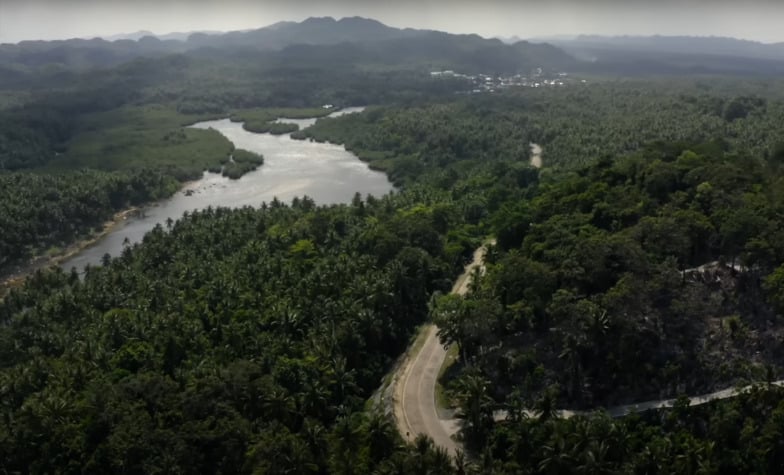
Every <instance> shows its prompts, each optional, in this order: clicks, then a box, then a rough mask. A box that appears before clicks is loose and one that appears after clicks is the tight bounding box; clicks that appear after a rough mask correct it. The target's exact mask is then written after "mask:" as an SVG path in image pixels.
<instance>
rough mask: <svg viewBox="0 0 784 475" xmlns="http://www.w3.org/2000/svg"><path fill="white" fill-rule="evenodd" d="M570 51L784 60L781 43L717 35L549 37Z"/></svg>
mask: <svg viewBox="0 0 784 475" xmlns="http://www.w3.org/2000/svg"><path fill="white" fill-rule="evenodd" d="M549 42H551V43H554V44H558V45H561V46H563V47H565V48H568V49H570V50H580V49H582V50H627V51H628V50H635V51H648V52H659V53H681V54H712V55H717V56H741V57H746V58H759V59H780V60H784V46H782V44H781V43H779V44H769V43H760V42H757V41H749V40H739V39H736V38H727V37H720V36H710V37H704V36H597V35H580V36H578V37H576V38H574V39H571V40H569V39H566V40H559V39H557V38H551V39H549Z"/></svg>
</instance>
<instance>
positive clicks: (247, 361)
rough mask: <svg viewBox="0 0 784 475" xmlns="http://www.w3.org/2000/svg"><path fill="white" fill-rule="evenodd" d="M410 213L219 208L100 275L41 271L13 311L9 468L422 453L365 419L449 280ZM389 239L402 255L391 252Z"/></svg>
mask: <svg viewBox="0 0 784 475" xmlns="http://www.w3.org/2000/svg"><path fill="white" fill-rule="evenodd" d="M396 208H397V203H396V202H395V201H394V199H393V198H385V199H383V200H376V201H374V202H373V203H365V202H361V201H360V202H357V203H355V205H353V206H350V207H349V206H342V207H330V208H316V207H315V206H314V204H313V203H312V201H310V200H308V199H303V200H297V201H296V203H295V205H294V206H293V207H287V206H284V205H281V204H280V203H279V202H273V203H272V204H271V205H270V206H269V207H266V206H265V207H263V208H262V209H252V208H243V209H238V210H227V209H208V210H205V211H203V212H196V213H193V214H190V215H189V216H187V217H185V218H184V219H182V220H180V221H178V222H177V223H176V224H174V226H173V227H172V228H171V230H170V231H169V232H166V231H164V230H163V229H162V228H161V227H157V228H156V229H154V230H153V231H152V232H150V233H149V234H148V235H147V236H145V238H144V241H143V243H141V244H137V245H135V246H133V247H132V248H128V249H126V250H125V251H124V252H123V254H122V256H121V257H119V258H117V259H113V260H111V261H110V262H109V263H108V264H107V265H106V266H105V267H96V268H90V269H88V271H87V273H86V276H85V278H84V280H83V281H82V280H79V279H78V278H73V277H72V276H69V275H68V274H65V273H63V272H62V271H53V272H47V273H40V272H39V273H37V274H36V275H34V276H33V277H32V279H31V280H30V281H29V282H28V283H27V285H26V286H25V287H24V288H23V289H21V290H14V291H12V292H11V293H10V294H9V295H8V297H7V298H6V299H5V300H4V301H3V303H2V304H0V321H2V322H3V324H2V325H0V356H2V360H1V361H2V363H0V391H1V392H0V407H2V414H3V416H2V417H3V418H4V419H3V424H0V426H2V429H0V440H2V441H3V443H2V444H0V460H2V462H0V463H1V464H2V466H3V469H5V470H8V471H16V470H32V471H39V472H47V471H53V470H66V469H68V467H71V466H72V467H82V468H84V467H89V470H90V471H92V472H96V473H97V472H104V473H105V472H115V471H119V470H124V471H126V472H131V473H171V472H172V471H176V472H188V473H196V472H210V473H218V472H220V473H251V472H258V473H278V472H282V471H291V470H294V471H296V472H298V473H306V472H310V471H316V472H321V473H325V472H327V471H329V472H330V473H351V472H350V471H351V470H354V472H353V473H368V472H372V471H373V470H376V469H378V470H382V468H381V466H382V465H385V464H388V463H392V461H391V460H392V459H401V461H402V460H407V459H409V458H411V457H413V451H412V452H409V451H408V449H402V447H401V446H400V445H399V441H398V439H397V438H396V435H395V434H394V430H393V429H392V426H391V425H390V424H389V423H388V422H385V419H383V418H378V417H377V416H369V415H361V414H359V411H361V410H362V408H363V406H364V400H365V398H367V397H368V396H369V395H370V393H371V392H372V391H373V390H374V389H375V387H376V385H377V384H378V381H379V380H380V379H381V377H382V375H383V374H384V372H385V371H386V370H387V368H388V367H389V366H390V364H391V363H392V361H393V360H394V359H395V358H396V357H397V355H398V354H399V353H400V352H401V351H402V350H403V347H404V345H405V344H406V343H407V342H408V338H409V335H410V334H411V333H412V331H413V329H414V328H415V326H416V325H417V324H419V323H421V322H422V321H423V319H424V318H425V317H426V314H427V300H428V296H429V295H430V293H431V292H433V291H434V290H436V289H440V290H444V289H443V287H442V286H443V285H448V282H446V281H445V280H444V277H445V276H446V275H447V273H448V272H449V269H450V267H449V266H448V265H446V263H445V262H444V261H443V258H444V256H443V254H442V249H441V248H440V247H431V249H432V252H433V254H431V253H429V252H428V251H426V250H424V249H423V248H420V247H416V246H417V243H416V238H417V237H418V236H419V233H420V231H421V229H419V228H418V227H417V226H418V220H419V219H420V217H419V214H421V213H406V214H403V215H400V214H399V213H398V212H397V211H396ZM360 210H361V212H360ZM381 223H384V224H381ZM373 233H378V234H380V235H390V236H393V238H394V239H397V240H398V242H400V243H401V244H402V249H398V250H396V254H393V255H390V256H380V255H377V254H375V253H374V238H373ZM434 237H436V238H438V237H439V235H438V234H435V235H434ZM12 381H14V383H13V384H9V383H10V382H12ZM36 428H46V430H38V429H36ZM423 443H424V444H425V445H424V446H423V447H422V450H423V452H421V454H420V455H421V456H425V455H427V457H428V458H429V457H431V456H432V457H435V455H431V454H434V453H436V451H434V450H433V449H432V447H429V446H428V443H427V442H426V441H424V442H423ZM412 450H413V449H412ZM439 457H442V458H441V460H442V461H443V460H446V463H447V465H446V466H448V458H444V457H443V455H440V456H439ZM406 463H413V459H411V460H410V461H408V462H406ZM422 463H425V462H424V461H422ZM427 463H428V464H434V463H436V461H435V460H433V461H431V462H427ZM442 466H444V465H442ZM352 467H353V469H352ZM68 470H70V469H68ZM381 473H385V472H383V471H382V472H381Z"/></svg>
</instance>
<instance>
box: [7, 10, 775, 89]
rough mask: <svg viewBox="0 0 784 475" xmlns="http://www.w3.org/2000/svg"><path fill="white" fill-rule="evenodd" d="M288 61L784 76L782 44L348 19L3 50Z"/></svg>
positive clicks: (85, 57)
mask: <svg viewBox="0 0 784 475" xmlns="http://www.w3.org/2000/svg"><path fill="white" fill-rule="evenodd" d="M227 51H231V52H232V54H235V55H236V54H240V52H243V54H255V55H259V54H260V55H267V56H266V57H269V55H273V56H274V55H275V54H276V53H277V54H278V57H277V58H276V59H278V60H281V58H280V55H286V56H287V57H289V58H290V59H291V60H295V59H299V60H303V61H309V62H316V63H318V62H330V61H331V62H336V63H346V62H351V63H372V64H384V65H387V66H388V65H391V64H395V65H399V64H402V63H405V64H407V65H409V66H415V67H418V68H421V69H434V68H435V69H437V68H451V69H459V70H461V71H464V72H489V73H526V72H528V71H530V70H531V68H536V67H542V68H545V69H551V70H559V71H570V72H605V73H618V74H624V75H626V74H630V75H634V74H650V73H664V74H693V73H737V74H780V73H784V44H782V43H778V44H764V43H758V42H753V41H746V40H737V39H734V38H720V37H686V36H674V37H665V36H653V37H644V36H631V37H629V36H624V37H604V36H592V35H583V36H577V37H563V36H560V37H558V36H556V37H552V38H547V39H546V40H531V41H524V40H520V39H519V38H518V37H512V38H508V39H506V40H505V41H501V40H499V39H487V38H482V37H480V36H478V35H458V34H450V33H444V32H439V31H433V30H421V29H411V28H394V27H389V26H387V25H384V24H383V23H381V22H378V21H376V20H372V19H367V18H361V17H347V18H342V19H339V20H336V19H334V18H331V17H320V18H308V19H306V20H304V21H302V22H288V21H284V22H279V23H275V24H272V25H269V26H267V27H264V28H259V29H255V30H243V31H231V32H227V33H221V32H186V33H169V34H165V35H154V34H152V33H151V32H149V31H146V30H141V31H138V32H135V33H130V34H123V35H114V36H109V37H106V38H104V39H102V38H93V39H71V40H62V41H23V42H21V43H18V44H4V45H0V67H2V68H3V69H5V70H7V71H9V74H11V73H13V74H15V75H19V74H24V73H25V72H29V71H31V70H36V69H39V68H43V67H47V68H55V69H56V68H66V69H77V70H79V69H81V70H84V69H90V68H96V67H99V68H100V67H111V66H114V65H117V64H121V63H124V62H127V61H130V60H133V59H136V58H140V57H159V56H165V55H170V54H197V55H202V56H204V55H207V56H210V55H213V56H215V55H218V56H219V55H225V54H226V52H227Z"/></svg>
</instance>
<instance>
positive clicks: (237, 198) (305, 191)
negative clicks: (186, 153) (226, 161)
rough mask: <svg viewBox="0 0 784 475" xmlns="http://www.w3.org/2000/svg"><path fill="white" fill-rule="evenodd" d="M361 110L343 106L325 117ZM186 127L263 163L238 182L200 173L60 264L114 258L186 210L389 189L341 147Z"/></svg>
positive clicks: (328, 199)
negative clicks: (220, 138)
mask: <svg viewBox="0 0 784 475" xmlns="http://www.w3.org/2000/svg"><path fill="white" fill-rule="evenodd" d="M361 110H362V108H349V109H344V110H341V111H337V112H335V113H333V114H330V117H335V116H338V115H342V114H346V113H351V112H358V111H361ZM282 120H283V121H286V122H294V123H297V124H300V127H301V128H304V127H308V126H310V125H312V124H313V123H314V122H315V121H316V119H282ZM191 127H194V128H200V129H208V128H213V129H215V130H217V131H218V132H220V133H222V134H223V135H224V136H225V137H226V138H228V139H229V140H230V141H231V142H232V143H234V145H235V146H236V147H237V148H242V149H246V150H250V151H252V152H256V153H261V154H262V155H264V164H263V165H262V166H261V167H259V168H258V169H257V170H255V171H253V172H250V173H247V174H245V175H243V176H242V177H241V178H240V179H239V180H229V179H228V178H225V177H222V176H221V175H220V174H216V173H205V174H204V177H203V178H202V179H201V180H198V181H195V182H192V183H189V184H188V185H186V186H185V187H183V189H182V190H180V191H179V192H177V193H176V194H175V195H174V196H172V197H171V198H169V199H167V200H164V201H161V202H159V203H157V204H155V205H152V206H149V207H147V208H145V209H143V210H142V213H141V215H140V216H138V217H133V218H129V219H127V220H125V221H124V222H123V223H121V224H120V225H118V226H117V227H116V228H115V229H113V230H112V231H111V232H110V233H109V234H107V235H106V236H104V237H103V238H102V239H100V240H99V241H97V242H96V243H95V244H94V245H92V246H90V247H88V248H87V249H85V250H84V251H82V252H80V253H78V254H76V255H74V256H73V257H71V258H70V259H68V260H66V261H64V262H62V263H61V265H60V266H61V267H62V268H64V269H66V270H69V269H71V268H72V267H76V268H77V269H82V268H83V267H84V266H85V265H87V264H90V265H96V264H99V263H100V262H101V259H102V257H103V256H104V254H107V253H108V254H109V255H112V256H117V255H118V254H119V253H120V252H121V251H122V249H123V246H124V242H125V241H126V239H127V240H128V242H130V243H136V242H139V241H141V239H142V238H143V237H144V235H145V233H147V232H148V231H150V230H151V229H152V228H153V227H155V225H156V224H165V222H166V220H168V219H169V218H171V219H173V220H176V219H179V218H180V217H181V216H182V214H183V213H184V212H186V211H193V210H198V209H203V208H206V207H208V206H212V207H217V206H225V207H233V208H236V207H241V206H246V205H250V206H259V205H261V203H262V202H269V201H271V200H272V199H273V198H275V197H277V198H278V199H279V200H281V201H283V202H291V199H292V198H294V197H295V196H304V195H307V196H309V197H310V198H312V199H313V200H314V201H315V202H316V203H317V204H334V203H348V202H350V201H351V199H352V198H353V197H354V194H355V193H357V192H359V193H361V194H362V195H363V196H364V195H367V194H372V195H374V196H381V195H384V194H386V193H388V192H390V191H391V190H392V189H393V186H392V184H391V183H390V182H389V180H388V179H387V177H386V175H385V174H384V173H380V172H376V171H373V170H370V169H369V168H368V166H367V164H365V163H363V162H361V161H360V160H359V159H358V158H357V157H356V156H355V155H354V154H352V153H350V152H347V151H346V149H345V148H343V147H342V146H338V145H334V144H329V143H317V142H311V141H304V140H293V139H292V138H291V137H289V136H288V135H279V136H275V135H271V134H257V133H252V132H248V131H246V130H244V129H243V128H242V124H241V123H236V122H231V121H230V120H229V119H222V120H212V121H207V122H199V123H197V124H194V125H192V126H191Z"/></svg>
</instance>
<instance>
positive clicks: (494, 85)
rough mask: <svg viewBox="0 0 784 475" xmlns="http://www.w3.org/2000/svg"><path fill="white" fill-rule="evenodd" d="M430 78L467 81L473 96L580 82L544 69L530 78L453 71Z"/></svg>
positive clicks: (520, 75)
mask: <svg viewBox="0 0 784 475" xmlns="http://www.w3.org/2000/svg"><path fill="white" fill-rule="evenodd" d="M430 77H432V78H434V79H440V78H444V79H452V78H457V79H465V80H466V81H469V82H470V83H471V84H472V85H473V87H472V89H471V90H470V91H468V92H469V93H473V94H479V93H483V92H495V91H498V90H502V89H507V88H511V87H534V88H536V87H560V86H566V85H568V84H570V83H576V82H578V80H576V79H574V78H572V77H570V76H569V75H568V74H567V73H563V72H560V73H552V74H547V73H544V72H543V71H542V68H536V69H534V70H533V72H532V73H531V74H530V75H528V76H523V75H522V74H515V75H513V76H501V75H498V76H494V75H491V74H476V75H469V74H463V73H458V72H455V71H452V70H445V71H432V72H431V73H430ZM579 82H580V83H582V84H585V83H586V80H585V79H581V80H579Z"/></svg>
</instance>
